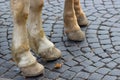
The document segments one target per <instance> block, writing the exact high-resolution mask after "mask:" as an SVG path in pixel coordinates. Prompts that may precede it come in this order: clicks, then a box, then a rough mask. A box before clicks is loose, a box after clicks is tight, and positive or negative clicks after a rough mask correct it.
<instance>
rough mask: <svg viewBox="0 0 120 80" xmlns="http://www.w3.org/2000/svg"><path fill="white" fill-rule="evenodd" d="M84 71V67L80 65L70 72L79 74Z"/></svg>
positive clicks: (72, 68)
mask: <svg viewBox="0 0 120 80" xmlns="http://www.w3.org/2000/svg"><path fill="white" fill-rule="evenodd" d="M82 69H84V67H83V66H80V65H79V66H73V67H71V68H70V69H69V70H71V71H73V72H76V73H78V72H80V71H81V70H82Z"/></svg>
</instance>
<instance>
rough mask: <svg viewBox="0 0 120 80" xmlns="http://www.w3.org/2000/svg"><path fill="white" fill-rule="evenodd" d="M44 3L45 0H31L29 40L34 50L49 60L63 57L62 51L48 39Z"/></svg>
mask: <svg viewBox="0 0 120 80" xmlns="http://www.w3.org/2000/svg"><path fill="white" fill-rule="evenodd" d="M43 3H44V1H43V0H30V14H29V20H28V32H29V42H30V46H31V48H32V50H33V51H34V52H35V53H37V55H40V56H41V57H42V58H43V59H45V60H47V61H49V60H55V59H58V58H59V57H61V52H60V50H58V49H57V48H55V46H54V44H53V43H52V42H50V41H49V40H48V39H47V37H46V35H45V33H44V30H43V28H42V19H41V12H42V7H43Z"/></svg>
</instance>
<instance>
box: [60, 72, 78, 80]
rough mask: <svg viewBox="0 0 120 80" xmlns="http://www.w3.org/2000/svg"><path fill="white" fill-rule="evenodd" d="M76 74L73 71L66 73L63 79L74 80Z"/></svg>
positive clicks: (62, 75)
mask: <svg viewBox="0 0 120 80" xmlns="http://www.w3.org/2000/svg"><path fill="white" fill-rule="evenodd" d="M75 74H76V73H74V72H72V71H68V70H67V71H65V72H64V73H63V74H61V77H63V78H65V79H69V80H70V79H72V78H73V77H74V76H75Z"/></svg>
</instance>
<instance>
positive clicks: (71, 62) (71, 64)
mask: <svg viewBox="0 0 120 80" xmlns="http://www.w3.org/2000/svg"><path fill="white" fill-rule="evenodd" d="M65 64H66V65H68V66H75V65H77V64H78V62H76V61H73V60H71V61H68V62H65Z"/></svg>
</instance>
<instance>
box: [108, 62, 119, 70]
mask: <svg viewBox="0 0 120 80" xmlns="http://www.w3.org/2000/svg"><path fill="white" fill-rule="evenodd" d="M116 65H117V63H115V62H113V61H111V62H110V63H108V64H107V65H106V66H107V67H109V68H111V69H112V68H114V67H116Z"/></svg>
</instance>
